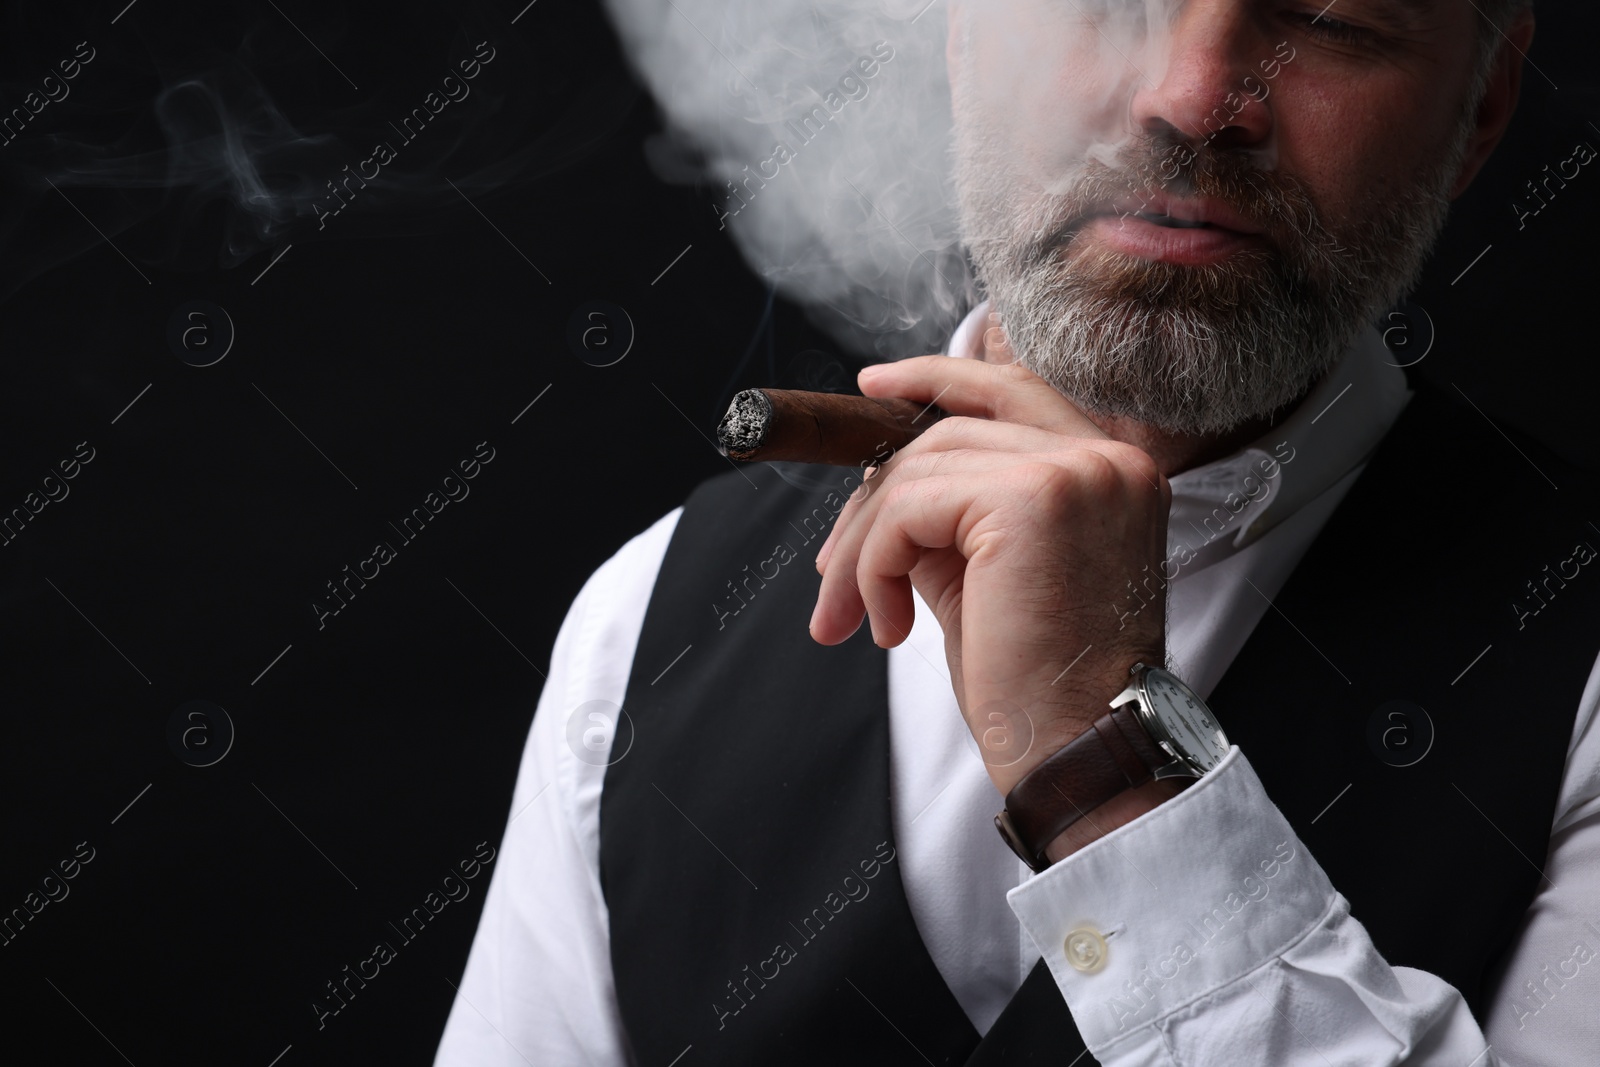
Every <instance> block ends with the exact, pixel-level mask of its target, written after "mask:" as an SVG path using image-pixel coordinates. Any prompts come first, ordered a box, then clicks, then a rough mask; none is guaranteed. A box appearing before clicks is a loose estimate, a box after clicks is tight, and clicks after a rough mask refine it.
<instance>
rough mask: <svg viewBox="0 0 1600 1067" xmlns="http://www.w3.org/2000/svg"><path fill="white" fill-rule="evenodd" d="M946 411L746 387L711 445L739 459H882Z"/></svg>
mask: <svg viewBox="0 0 1600 1067" xmlns="http://www.w3.org/2000/svg"><path fill="white" fill-rule="evenodd" d="M948 414H949V413H948V412H946V411H944V410H942V409H940V408H936V407H934V406H933V405H932V404H925V403H923V402H921V401H919V400H905V399H902V398H900V397H871V396H850V395H845V394H840V393H812V392H807V391H805V390H801V389H746V390H745V391H744V392H742V393H739V394H738V395H737V396H735V397H734V398H733V402H732V403H731V404H730V405H729V406H728V412H727V414H725V415H723V416H722V421H720V422H719V423H717V450H718V451H720V452H721V453H722V454H723V455H725V456H727V457H728V458H730V459H736V460H740V461H742V462H745V463H758V462H763V461H769V460H781V461H789V462H795V463H829V464H833V465H834V466H839V467H855V466H861V465H863V464H869V463H871V462H873V461H874V460H876V461H878V462H882V457H883V456H884V454H885V453H888V454H890V455H892V454H893V453H895V452H897V451H899V450H900V449H902V448H904V447H905V446H906V445H908V444H910V443H911V442H912V441H915V440H916V439H917V437H919V436H920V435H921V434H922V433H923V431H925V430H927V429H928V427H930V426H932V425H933V424H934V423H936V422H938V421H939V420H940V419H942V418H944V417H945V416H946V415H948Z"/></svg>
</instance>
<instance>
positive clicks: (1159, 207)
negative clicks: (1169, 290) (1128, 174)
mask: <svg viewBox="0 0 1600 1067" xmlns="http://www.w3.org/2000/svg"><path fill="white" fill-rule="evenodd" d="M1091 229H1092V230H1093V231H1094V234H1095V239H1096V240H1097V241H1099V242H1103V243H1105V244H1106V245H1108V246H1109V247H1112V248H1115V249H1117V250H1118V251H1120V252H1122V253H1124V254H1126V255H1130V256H1134V257H1136V258H1139V259H1146V260H1159V261H1164V262H1167V263H1173V264H1177V265H1182V266H1196V267H1197V266H1205V265H1211V264H1216V263H1220V262H1222V261H1223V260H1225V259H1227V258H1229V257H1230V256H1232V255H1234V254H1236V253H1239V252H1243V251H1246V250H1249V249H1260V248H1263V247H1265V246H1267V244H1268V238H1267V237H1266V236H1265V231H1264V228H1263V227H1261V226H1259V225H1257V224H1256V223H1254V222H1252V221H1251V220H1250V219H1248V218H1246V217H1245V216H1244V215H1243V214H1241V213H1240V212H1239V211H1238V210H1236V209H1235V208H1232V207H1230V206H1229V205H1227V204H1225V203H1223V202H1222V201H1220V200H1217V199H1215V198H1211V197H1177V196H1172V195H1169V194H1166V193H1147V194H1145V195H1143V196H1127V197H1120V198H1118V199H1116V200H1111V201H1103V202H1101V203H1098V204H1095V205H1093V206H1091V207H1090V209H1089V210H1088V211H1086V212H1085V213H1083V214H1082V215H1080V216H1078V217H1077V218H1076V219H1074V220H1073V221H1072V223H1071V224H1070V225H1069V226H1068V227H1067V228H1066V229H1065V230H1063V231H1061V232H1060V234H1059V236H1058V237H1057V239H1056V240H1055V241H1053V242H1052V245H1054V246H1057V247H1059V246H1061V245H1064V244H1066V243H1068V242H1070V241H1072V240H1073V239H1074V238H1076V237H1077V236H1078V235H1079V233H1080V232H1082V231H1085V230H1091Z"/></svg>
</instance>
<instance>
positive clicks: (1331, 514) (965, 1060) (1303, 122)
mask: <svg viewBox="0 0 1600 1067" xmlns="http://www.w3.org/2000/svg"><path fill="white" fill-rule="evenodd" d="M948 19H949V36H948V45H947V60H948V63H949V69H950V82H951V87H952V93H953V95H952V102H953V105H954V106H953V115H954V118H955V144H954V148H955V152H954V159H955V162H956V177H957V188H958V190H959V193H960V202H961V212H962V223H963V231H964V237H965V241H966V244H967V247H968V248H969V250H970V252H971V256H972V260H973V263H974V265H975V267H976V271H977V275H978V277H979V279H980V281H981V282H982V284H983V286H984V288H985V290H986V292H987V295H988V298H989V299H988V301H987V302H985V303H984V304H980V305H979V306H978V307H976V308H974V309H973V311H972V313H971V314H970V315H969V316H968V317H967V319H966V321H965V322H964V323H963V324H962V326H961V328H960V329H959V330H958V331H957V332H956V335H955V336H954V337H953V338H952V340H951V344H950V346H949V351H948V354H947V355H940V356H924V357H917V358H912V359H906V360H902V361H899V362H896V363H893V364H888V365H882V366H877V367H870V368H868V369H867V370H866V371H863V373H862V375H861V377H860V382H859V384H860V387H861V389H862V391H863V392H864V393H866V394H868V395H871V396H896V397H904V398H909V399H912V400H916V401H921V402H925V403H928V404H934V403H937V405H938V406H939V407H941V408H943V409H944V410H946V411H948V412H950V413H952V415H953V417H951V418H947V419H944V420H943V421H941V422H940V423H938V425H936V426H935V427H934V428H933V429H931V430H929V431H928V432H927V433H925V434H923V435H922V436H921V437H920V438H918V439H917V440H916V441H915V442H914V443H913V444H911V445H909V446H907V447H905V448H903V449H902V450H901V451H900V452H899V453H898V454H896V455H893V456H892V457H891V458H889V459H887V460H886V461H884V462H882V463H880V464H879V465H878V466H876V467H875V468H873V469H872V470H871V472H870V474H869V476H868V478H867V480H866V482H865V483H864V486H862V485H861V480H860V479H859V478H855V477H854V476H853V475H845V474H842V473H841V472H840V471H839V470H838V469H829V468H812V469H808V470H807V471H806V472H805V474H806V477H804V478H797V477H795V476H794V473H793V472H782V473H783V476H782V477H780V476H778V474H779V472H776V471H775V470H774V469H773V468H756V469H753V470H751V471H750V472H749V477H748V478H747V477H746V476H745V475H744V474H742V473H730V474H727V475H724V476H722V477H719V478H716V479H713V480H711V481H709V482H707V483H705V484H703V485H702V486H701V487H700V488H699V489H697V490H696V491H695V493H694V494H693V495H692V496H691V497H690V498H689V500H688V502H687V503H686V505H685V506H684V507H683V508H680V509H678V510H676V511H674V512H672V513H671V514H669V515H667V516H665V517H664V518H663V519H662V520H661V521H660V522H658V523H657V524H655V525H654V526H653V527H651V528H650V529H649V530H647V531H645V532H644V533H642V534H640V535H639V536H638V537H636V538H635V539H634V540H633V541H631V542H630V543H629V544H628V545H627V546H626V547H624V548H623V549H622V550H621V551H620V552H619V553H618V554H617V555H616V556H615V557H613V558H612V559H611V560H610V561H609V562H608V563H606V564H605V565H604V566H603V567H601V568H600V570H599V571H597V572H596V573H595V575H594V576H593V577H592V578H591V579H590V581H589V583H588V584H587V585H586V586H585V588H584V590H583V592H582V593H581V594H580V596H579V597H578V600H577V601H576V602H575V603H574V605H573V606H572V609H571V612H570V613H569V615H568V617H567V620H566V623H565V625H564V626H563V628H562V631H561V634H560V636H559V637H558V639H557V642H556V646H555V652H554V657H553V660H552V668H551V673H550V677H549V680H548V682H547V683H546V687H545V690H544V692H543V694H542V696H541V698H540V704H539V709H538V712H537V714H536V716H535V720H534V725H533V729H532V732H531V734H530V738H529V742H528V747H527V750H526V754H525V757H524V761H523V765H522V770H521V776H520V778H519V781H518V784H517V788H516V794H515V797H514V799H513V803H512V808H511V811H512V816H511V821H510V823H509V824H508V827H507V830H506V836H505V841H504V844H503V846H502V849H501V860H500V865H499V867H498V869H497V873H496V874H495V879H494V883H493V885H492V887H491V889H490V892H489V894H488V897H487V899H486V902H485V910H484V916H483V920H482V923H481V925H480V927H479V930H478V934H477V939H476V942H475V944H474V947H473V952H472V956H471V959H470V960H469V962H468V965H467V969H466V973H465V975H464V977H463V978H462V982H461V988H460V992H459V995H458V997H457V1000H456V1003H455V1006H454V1009H453V1011H452V1013H451V1016H450V1021H449V1023H448V1026H447V1028H446V1032H445V1035H444V1040H443V1043H442V1045H441V1047H440V1050H439V1054H438V1059H437V1062H438V1063H440V1064H486V1063H505V1064H510V1063H516V1062H519V1061H522V1062H528V1063H539V1064H544V1063H599V1064H607V1065H612V1064H624V1063H634V1064H656V1065H662V1067H671V1065H675V1064H682V1065H684V1067H691V1065H693V1064H698V1063H729V1064H749V1063H759V1064H763V1065H769V1064H796V1065H798V1064H816V1063H849V1064H854V1063H861V1064H888V1063H897V1064H898V1063H905V1064H916V1063H929V1064H972V1065H981V1064H1015V1063H1044V1062H1053V1063H1060V1064H1080V1063H1081V1064H1088V1063H1091V1062H1098V1063H1101V1064H1106V1065H1112V1064H1115V1065H1131V1064H1189V1065H1227V1067H1239V1065H1249V1064H1261V1065H1268V1064H1271V1065H1282V1064H1319V1063H1322V1064H1333V1063H1341V1064H1343V1063H1349V1064H1355V1063H1360V1064H1399V1063H1406V1064H1430V1065H1433V1064H1441V1065H1442V1064H1450V1065H1460V1067H1467V1065H1488V1064H1515V1065H1529V1064H1568V1063H1577V1062H1592V1061H1596V1059H1597V1057H1600V1036H1597V1033H1596V1030H1595V1024H1594V1021H1593V1020H1594V1019H1596V1018H1600V978H1596V977H1595V974H1596V973H1600V972H1597V970H1596V968H1595V967H1594V966H1591V964H1592V961H1593V959H1594V957H1595V954H1596V952H1597V951H1600V910H1597V907H1596V904H1595V902H1596V900H1597V899H1600V726H1596V725H1595V723H1596V718H1597V716H1596V709H1597V704H1600V666H1597V665H1596V661H1595V653H1596V649H1597V648H1600V577H1591V576H1589V575H1588V574H1587V573H1586V572H1587V571H1588V570H1590V569H1593V568H1591V567H1590V564H1591V563H1592V562H1593V560H1594V559H1595V556H1596V551H1595V548H1594V545H1596V544H1600V527H1596V526H1594V525H1593V520H1594V519H1596V518H1597V517H1600V509H1597V508H1595V506H1594V505H1595V503H1596V502H1597V498H1596V496H1595V494H1594V492H1593V490H1592V488H1589V487H1587V485H1586V483H1585V482H1584V481H1583V479H1582V478H1581V476H1580V475H1579V474H1578V473H1577V472H1574V471H1571V470H1569V469H1567V468H1565V467H1564V466H1562V465H1560V464H1559V463H1558V461H1557V460H1555V459H1554V458H1553V457H1551V456H1549V455H1548V454H1546V453H1545V452H1543V451H1542V450H1541V449H1539V448H1538V446H1536V445H1535V444H1533V443H1532V442H1531V441H1527V440H1525V439H1523V438H1521V437H1520V435H1516V434H1514V433H1511V432H1509V431H1502V430H1501V429H1500V428H1499V427H1498V426H1496V425H1495V424H1494V423H1493V422H1491V421H1490V420H1489V419H1488V418H1487V417H1486V416H1485V415H1483V413H1482V412H1481V411H1478V410H1475V408H1474V406H1473V405H1472V403H1471V401H1470V399H1468V398H1466V397H1465V396H1464V395H1461V394H1459V391H1454V392H1452V393H1450V394H1448V395H1443V394H1439V393H1437V392H1435V391H1433V390H1431V389H1429V388H1427V387H1426V386H1425V385H1424V384H1423V383H1421V382H1420V381H1418V382H1408V381H1407V377H1406V375H1405V374H1404V373H1402V372H1401V370H1400V369H1398V368H1397V367H1396V366H1395V365H1394V364H1393V363H1391V362H1390V360H1389V357H1388V353H1387V351H1386V349H1385V348H1384V346H1383V344H1382V341H1381V338H1380V337H1379V335H1378V332H1377V330H1376V329H1375V328H1374V326H1373V325H1372V323H1373V322H1374V320H1375V319H1376V317H1377V316H1379V315H1380V314H1381V313H1382V312H1383V311H1384V310H1385V309H1387V308H1389V307H1391V306H1393V305H1394V303H1395V302H1396V301H1397V300H1399V299H1400V298H1401V297H1402V296H1403V295H1404V294H1405V293H1406V292H1407V291H1408V290H1409V289H1410V288H1411V287H1412V286H1413V285H1414V284H1415V282H1416V280H1417V277H1418V274H1419V272H1420V270H1421V267H1422V264H1423V262H1424V260H1425V258H1426V256H1427V253H1428V250H1429V249H1430V247H1431V246H1432V244H1433V242H1434V240H1435V238H1436V236H1437V234H1438V232H1439V229H1440V227H1441V226H1442V224H1443V222H1444V219H1445V216H1446V212H1447V207H1448V205H1449V203H1450V201H1451V200H1452V199H1453V198H1454V197H1456V196H1459V195H1460V193H1461V192H1462V191H1463V190H1465V189H1466V188H1467V186H1468V185H1469V183H1471V181H1472V180H1473V178H1474V176H1475V175H1476V174H1477V173H1478V171H1479V169H1480V168H1481V167H1482V166H1483V163H1484V161H1485V160H1486V159H1487V158H1488V156H1489V155H1490V153H1491V152H1492V151H1493V150H1494V148H1495V146H1496V144H1497V143H1498V142H1499V140H1500V138H1501V135H1502V134H1503V132H1504V130H1505V128H1506V125H1507V123H1508V122H1509V121H1510V118H1511V115H1512V113H1513V111H1514V110H1515V106H1516V100H1517V95H1518V87H1519V81H1520V71H1521V64H1522V59H1523V55H1524V53H1525V52H1526V50H1527V48H1528V46H1529V44H1530V42H1531V40H1532V36H1533V17H1532V13H1531V11H1530V10H1529V8H1528V6H1527V5H1526V4H1525V3H1521V2H1519V0H1335V2H1334V3H1333V4H1326V5H1324V4H1323V3H1321V2H1314V3H1310V4H1305V3H1299V2H1297V0H1285V2H1281V3H1280V2H1277V0H1273V2H1270V3H1268V2H1263V0H1182V2H1173V3H1150V4H1139V3H1129V4H1118V3H1115V2H1112V3H1107V2H1106V0H1067V2H1065V3H1057V2H1054V0H1048V2H1047V0H1004V2H1002V0H990V2H978V0H968V2H963V3H952V4H951V5H950V8H949V12H948ZM1069 116H1070V118H1069ZM857 486H861V487H859V488H857ZM1558 486H1559V488H1557V487H1558ZM852 489H854V490H855V491H853V492H852ZM847 498H848V501H847ZM824 529H827V530H828V534H827V537H826V539H825V540H824V539H823V538H822V531H823V530H824ZM819 542H820V547H818V543H819ZM812 549H816V556H815V572H816V574H817V575H820V581H819V580H818V579H817V577H816V576H814V575H813V573H812V571H811V570H810V569H808V568H803V567H801V566H799V565H798V564H796V563H792V562H791V561H793V560H795V559H796V558H797V557H799V556H801V555H804V556H807V557H809V556H810V555H811V550H812ZM730 593H731V594H732V596H731V597H730V595H729V594H730ZM708 603H709V604H710V606H711V607H712V610H711V611H710V612H707V611H706V606H707V604H708ZM808 619H809V623H807V620H808ZM863 619H865V621H866V622H867V623H868V625H867V626H866V627H864V628H863V627H862V626H861V623H862V621H863ZM806 625H809V632H810V637H807V636H806V635H805V634H802V633H801V632H800V630H801V628H802V627H803V626H806ZM1508 756H1509V757H1510V758H1508ZM997 827H998V829H999V832H998V833H996V828H997ZM1541 861H1543V862H1542V863H1541ZM1584 1052H1587V1055H1583V1054H1582V1053H1584Z"/></svg>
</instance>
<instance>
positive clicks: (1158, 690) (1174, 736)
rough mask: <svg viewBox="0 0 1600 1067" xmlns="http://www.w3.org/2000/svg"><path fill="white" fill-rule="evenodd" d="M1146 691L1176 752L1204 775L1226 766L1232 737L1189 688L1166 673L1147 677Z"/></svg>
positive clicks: (1158, 672) (1162, 672)
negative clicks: (1213, 769) (1193, 764)
mask: <svg viewBox="0 0 1600 1067" xmlns="http://www.w3.org/2000/svg"><path fill="white" fill-rule="evenodd" d="M1144 691H1145V694H1146V695H1147V696H1148V698H1149V703H1150V710H1151V711H1152V712H1154V713H1155V718H1156V722H1157V723H1159V724H1160V726H1161V728H1162V729H1163V730H1164V731H1165V732H1166V735H1167V737H1168V738H1169V739H1170V740H1171V741H1172V745H1173V747H1174V748H1176V749H1177V750H1178V751H1179V752H1180V753H1182V754H1183V755H1184V756H1187V757H1188V758H1189V759H1190V760H1191V761H1192V762H1194V763H1195V764H1196V765H1197V766H1199V767H1200V769H1201V770H1203V771H1209V770H1211V768H1213V767H1215V766H1216V765H1217V764H1218V763H1221V762H1222V757H1224V756H1226V755H1227V754H1228V737H1227V735H1226V734H1224V733H1223V732H1222V727H1220V726H1218V725H1217V721H1216V719H1214V718H1212V716H1211V711H1210V709H1208V708H1207V707H1206V706H1205V704H1204V703H1202V702H1201V701H1200V698H1199V697H1196V696H1195V695H1194V694H1193V693H1191V692H1190V691H1189V688H1188V687H1187V686H1185V685H1184V684H1183V683H1181V682H1179V681H1178V680H1177V679H1176V678H1174V677H1173V676H1172V675H1170V674H1168V673H1167V672H1166V671H1161V670H1153V671H1150V672H1149V673H1148V674H1146V675H1145V681H1144Z"/></svg>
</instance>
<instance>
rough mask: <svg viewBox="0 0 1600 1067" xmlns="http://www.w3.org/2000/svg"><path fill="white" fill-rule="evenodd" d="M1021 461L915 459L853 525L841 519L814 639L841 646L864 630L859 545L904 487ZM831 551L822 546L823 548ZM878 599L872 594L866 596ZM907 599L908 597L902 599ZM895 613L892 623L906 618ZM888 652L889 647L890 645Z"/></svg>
mask: <svg viewBox="0 0 1600 1067" xmlns="http://www.w3.org/2000/svg"><path fill="white" fill-rule="evenodd" d="M1019 459H1020V457H1018V456H1017V455H1016V454H1015V453H1009V452H938V453H933V454H930V455H926V456H921V457H912V458H911V460H910V461H909V462H908V465H907V466H906V467H905V468H903V469H902V470H901V471H900V472H899V477H898V479H897V481H896V483H895V484H894V485H889V484H887V483H886V484H885V485H884V486H883V487H881V488H879V489H878V490H876V491H874V493H873V494H872V495H871V496H869V497H867V498H866V499H865V500H864V501H860V502H858V503H857V509H856V511H855V513H854V515H853V521H851V522H850V523H849V524H846V523H845V515H844V514H843V513H841V514H840V516H839V518H838V519H837V520H836V521H835V523H834V528H833V532H832V533H830V534H829V535H828V536H829V546H831V551H830V554H829V555H828V556H827V557H826V558H825V560H824V562H826V564H827V566H826V568H825V569H822V568H820V567H819V569H822V587H821V589H820V590H819V591H818V594H817V607H816V610H815V612H814V613H813V615H812V621H811V636H812V637H814V638H815V639H816V640H817V641H819V642H821V643H822V644H825V645H832V644H838V643H839V642H840V641H843V640H846V639H847V638H849V637H850V635H851V634H853V633H855V632H856V630H857V629H858V628H859V627H860V625H861V618H862V615H863V613H864V612H865V611H866V610H867V607H868V604H867V602H866V599H865V598H864V597H863V592H862V590H861V588H860V586H859V585H858V584H857V578H856V571H857V559H858V558H859V556H860V551H861V545H862V543H863V542H864V541H865V540H866V538H867V536H868V535H869V534H870V532H871V530H872V529H873V528H874V527H875V526H876V525H877V522H878V512H879V509H880V508H881V507H883V506H884V505H885V504H886V503H887V502H888V501H889V500H890V499H893V498H895V497H896V496H897V495H898V494H903V493H904V492H905V490H904V488H903V487H904V486H906V485H910V484H920V483H922V482H925V481H929V480H938V479H940V478H942V477H946V476H949V475H950V474H971V475H975V476H981V477H986V478H989V479H990V480H991V481H992V480H993V478H994V476H995V475H996V474H997V473H998V472H1001V471H1004V470H1006V469H1008V468H1011V467H1015V466H1016V465H1017V463H1018V462H1019ZM829 546H824V547H825V548H827V547H829ZM866 595H867V596H868V597H870V596H872V595H874V594H873V593H872V591H868V592H867V594H866ZM904 595H909V594H904ZM905 617H906V616H905V615H904V614H896V615H894V618H896V619H901V618H905ZM886 647H887V646H886Z"/></svg>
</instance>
